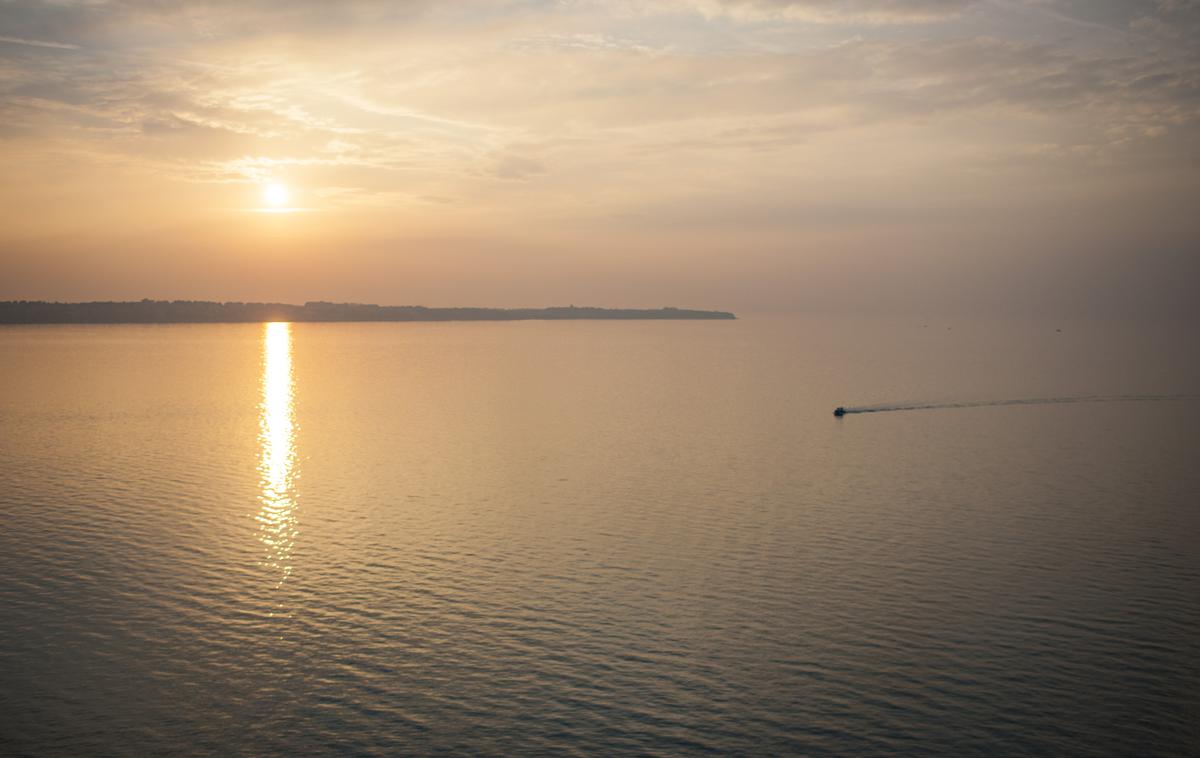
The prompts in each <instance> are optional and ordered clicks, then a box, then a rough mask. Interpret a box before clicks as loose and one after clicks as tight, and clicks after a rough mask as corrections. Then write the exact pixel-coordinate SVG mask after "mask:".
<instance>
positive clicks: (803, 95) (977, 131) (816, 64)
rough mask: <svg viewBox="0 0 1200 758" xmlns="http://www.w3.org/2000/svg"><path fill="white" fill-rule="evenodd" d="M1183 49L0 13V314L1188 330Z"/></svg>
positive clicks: (1194, 174)
mask: <svg viewBox="0 0 1200 758" xmlns="http://www.w3.org/2000/svg"><path fill="white" fill-rule="evenodd" d="M1198 34H1200V3H1197V2H1193V1H1190V0H1144V1H1142V0H1122V1H1120V2H1118V1H1117V0H1089V1H1088V2H1083V1H1082V0H1037V1H1035V0H846V1H845V2H826V1H823V0H630V1H629V2H621V3H609V2H603V3H602V2H597V1H592V0H568V1H567V2H548V1H547V2H540V1H537V0H528V1H526V2H515V1H512V2H503V1H496V2H478V1H476V0H467V1H466V2H462V3H432V2H420V1H416V2H407V3H394V2H393V3H383V2H372V1H367V0H350V1H349V2H345V3H325V2H316V1H315V0H314V1H311V2H304V1H302V2H293V3H272V2H265V1H263V0H248V1H247V2H238V3H234V2H221V1H218V0H205V1H203V2H190V3H171V2H166V3H163V2H150V0H105V1H96V2H93V1H89V2H82V1H80V2H74V1H71V0H58V1H56V2H37V1H29V2H25V1H22V2H8V3H3V4H2V5H0V162H2V165H3V167H4V170H3V172H0V299H60V300H90V299H138V298H142V297H154V298H188V299H213V300H274V301H288V302H303V301H305V300H309V299H326V300H344V301H365V302H378V303H384V304H409V303H418V304H425V305H478V306H518V305H520V306H541V305H554V304H565V303H569V302H574V303H581V304H582V303H587V304H597V305H607V306H660V305H678V306H690V307H712V308H729V309H734V310H739V311H756V310H763V311H794V310H804V309H816V310H820V309H835V310H840V309H851V310H861V311H874V310H881V311H904V312H925V311H941V310H945V311H960V310H981V309H982V310H997V311H1011V310H1015V311H1021V312H1024V311H1041V310H1044V311H1048V312H1076V311H1097V312H1106V313H1107V312H1113V313H1138V312H1157V311H1159V310H1163V311H1168V312H1177V311H1180V310H1181V309H1182V310H1187V309H1189V308H1191V307H1193V306H1191V305H1190V303H1191V301H1192V299H1193V297H1192V293H1191V290H1192V289H1193V286H1192V283H1194V282H1195V281H1196V277H1197V274H1198V273H1200V264H1198V263H1197V255H1196V251H1197V250H1198V249H1200V220H1198V219H1200V214H1198V213H1196V211H1195V206H1196V199H1197V198H1198V197H1200V150H1198V148H1200V139H1198V134H1200V132H1198V129H1197V125H1198V123H1200V53H1197V50H1198V49H1200V48H1198V47H1197V46H1196V45H1195V40H1196V39H1197V36H1198ZM272 187H276V188H277V189H271V188H272ZM265 211H272V212H265Z"/></svg>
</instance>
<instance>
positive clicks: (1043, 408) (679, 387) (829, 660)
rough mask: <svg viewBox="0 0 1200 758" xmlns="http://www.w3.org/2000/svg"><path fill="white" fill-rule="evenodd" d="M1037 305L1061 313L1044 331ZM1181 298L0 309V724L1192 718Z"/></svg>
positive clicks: (891, 748)
mask: <svg viewBox="0 0 1200 758" xmlns="http://www.w3.org/2000/svg"><path fill="white" fill-rule="evenodd" d="M1057 328H1062V331H1061V332H1059V331H1056V329H1057ZM1195 345H1196V340H1195V335H1194V334H1188V333H1186V330H1176V331H1170V330H1162V329H1139V328H1135V327H1129V326H1114V325H1112V324H1100V323H1090V324H1088V323H1078V324H1047V323H1038V322H1034V321H1028V322H1008V323H985V322H954V321H952V322H944V321H938V322H922V321H906V320H899V321H887V320H850V319H840V320H839V319H817V318H796V319H784V318H779V319H772V318H761V319H753V318H749V319H743V320H740V321H735V322H624V323H622V322H557V323H556V322H528V323H491V324H488V323H478V324H465V323H464V324H295V325H286V324H271V325H251V324H247V325H178V326H50V327H5V328H0V753H6V754H23V753H28V754H58V755H80V754H108V755H131V756H132V755H153V754H167V753H171V754H175V753H193V754H211V755H230V754H247V755H263V754H313V753H344V754H435V753H441V754H462V753H479V754H495V755H534V754H556V755H557V754H579V755H585V754H586V755H618V754H639V755H640V754H651V755H691V754H759V755H769V754H806V755H846V754H860V755H878V754H886V753H903V754H911V753H929V754H942V755H971V754H977V755H997V754H1040V753H1057V754H1086V755H1092V754H1094V755H1109V754H1111V755H1154V754H1158V755H1184V754H1196V753H1197V752H1200V466H1197V459H1198V455H1197V454H1198V452H1200V444H1198V443H1200V431H1198V430H1200V402H1198V401H1197V400H1196V399H1194V397H1193V398H1191V399H1188V398H1175V399H1162V400H1147V401H1125V402H1095V403H1070V404H1056V405H1013V406H997V407H968V408H955V409H930V410H917V411H903V412H888V413H872V414H864V415H853V416H847V417H845V418H843V419H840V420H839V419H835V418H834V417H833V416H832V415H831V410H832V409H833V407H834V406H836V405H850V406H854V405H869V404H878V403H896V404H921V403H935V404H936V403H950V402H969V401H980V400H1011V399H1018V398H1036V397H1079V396H1086V395H1104V396H1121V395H1147V394H1149V395H1193V396H1194V395H1196V393H1197V392H1200V368H1198V364H1200V361H1198V360H1197V354H1196V353H1197V350H1196V347H1195Z"/></svg>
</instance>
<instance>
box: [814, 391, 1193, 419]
mask: <svg viewBox="0 0 1200 758" xmlns="http://www.w3.org/2000/svg"><path fill="white" fill-rule="evenodd" d="M1196 399H1200V395H1083V396H1079V397H1024V398H1017V399H1014V400H972V401H965V402H956V403H949V402H946V403H883V404H881V405H857V406H838V408H837V409H836V410H835V411H834V412H833V414H834V415H835V416H848V415H850V414H851V413H891V412H893V411H931V410H936V409H940V408H989V407H993V406H1002V405H1062V404H1066V403H1156V402H1164V401H1171V400H1196Z"/></svg>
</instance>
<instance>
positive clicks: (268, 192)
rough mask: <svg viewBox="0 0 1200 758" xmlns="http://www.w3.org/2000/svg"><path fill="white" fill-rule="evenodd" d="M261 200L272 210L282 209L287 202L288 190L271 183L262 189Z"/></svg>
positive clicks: (276, 183)
mask: <svg viewBox="0 0 1200 758" xmlns="http://www.w3.org/2000/svg"><path fill="white" fill-rule="evenodd" d="M263 200H266V201H267V205H269V206H271V207H273V208H282V207H283V206H284V205H286V204H287V201H288V188H287V187H286V186H284V185H282V184H280V183H278V182H272V183H271V184H268V185H267V186H266V187H264V188H263Z"/></svg>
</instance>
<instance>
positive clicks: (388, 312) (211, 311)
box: [0, 300, 737, 324]
mask: <svg viewBox="0 0 1200 758" xmlns="http://www.w3.org/2000/svg"><path fill="white" fill-rule="evenodd" d="M735 318H737V316H735V315H734V314H732V313H729V312H727V311H707V310H691V309H685V308H655V309H650V308H596V307H590V306H589V307H576V306H574V305H569V306H556V307H551V308H426V307H425V306H422V305H372V304H369V303H330V302H324V301H310V302H307V303H305V304H304V305H291V304H288V303H238V302H230V303H218V302H210V301H203V300H134V301H125V302H109V301H101V302H87V303H59V302H45V301H35V300H9V301H2V302H0V324H186V323H253V322H262V321H300V322H303V321H531V320H544V321H559V320H574V319H610V320H618V319H735Z"/></svg>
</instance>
